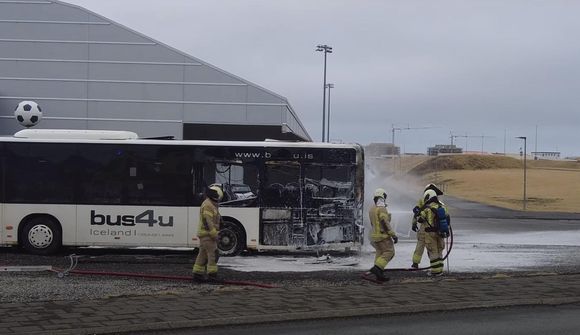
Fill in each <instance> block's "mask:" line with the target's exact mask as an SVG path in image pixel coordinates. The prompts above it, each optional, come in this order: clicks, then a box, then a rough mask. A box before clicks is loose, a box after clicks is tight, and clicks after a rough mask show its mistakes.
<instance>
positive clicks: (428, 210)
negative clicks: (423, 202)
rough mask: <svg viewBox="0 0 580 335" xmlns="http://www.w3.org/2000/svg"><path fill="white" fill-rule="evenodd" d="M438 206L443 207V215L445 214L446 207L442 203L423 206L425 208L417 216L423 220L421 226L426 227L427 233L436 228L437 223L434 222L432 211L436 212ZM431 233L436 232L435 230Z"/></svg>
mask: <svg viewBox="0 0 580 335" xmlns="http://www.w3.org/2000/svg"><path fill="white" fill-rule="evenodd" d="M439 206H441V207H443V208H444V209H445V213H447V207H445V205H444V204H443V203H437V202H431V203H429V204H428V205H427V206H425V208H424V209H423V210H422V211H421V213H420V214H419V216H420V217H422V218H423V220H424V222H423V224H425V225H427V229H428V230H427V232H429V230H431V229H433V228H436V227H437V222H435V213H434V212H433V210H434V209H435V210H436V209H437V208H438V207H439ZM429 228H431V229H429ZM432 232H436V230H435V231H432Z"/></svg>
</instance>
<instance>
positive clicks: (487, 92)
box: [68, 0, 580, 155]
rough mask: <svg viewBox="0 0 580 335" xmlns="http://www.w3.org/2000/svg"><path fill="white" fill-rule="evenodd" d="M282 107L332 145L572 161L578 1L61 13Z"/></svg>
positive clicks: (114, 8) (177, 3)
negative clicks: (268, 95) (93, 16)
mask: <svg viewBox="0 0 580 335" xmlns="http://www.w3.org/2000/svg"><path fill="white" fill-rule="evenodd" d="M68 2H70V3H74V4H77V5H81V6H83V7H86V8H88V9H90V10H92V11H94V12H97V13H99V14H101V15H104V16H106V17H108V18H110V19H112V20H114V21H117V22H119V23H121V24H123V25H125V26H128V27H129V28H132V29H135V30H137V31H139V32H141V33H144V34H146V35H149V36H151V37H153V38H155V39H157V40H159V41H161V42H164V43H166V44H169V45H171V46H173V47H175V48H177V49H180V50H182V51H184V52H186V53H188V54H191V55H192V56H194V57H197V58H199V59H201V60H203V61H206V62H208V63H210V64H212V65H215V66H217V67H219V68H221V69H223V70H225V71H228V72H230V73H233V74H235V75H237V76H240V77H242V78H244V79H246V80H248V81H250V82H253V83H256V84H258V85H260V86H263V87H265V88H267V89H269V90H271V91H274V92H276V93H278V94H280V95H282V96H285V97H287V98H288V99H289V101H290V103H291V105H292V106H293V107H294V109H295V110H296V112H297V113H298V116H299V117H300V119H301V120H302V122H303V124H304V125H305V127H306V128H307V131H308V132H309V133H310V135H311V136H312V137H313V139H315V140H320V137H321V132H322V129H321V128H322V125H321V122H322V86H323V84H322V82H323V54H322V53H320V52H315V51H314V50H315V47H316V45H317V44H328V45H331V46H332V47H333V48H334V53H332V54H329V55H328V63H327V70H328V75H327V76H328V79H327V81H328V82H330V83H334V84H335V88H334V89H333V90H332V93H331V113H332V116H331V121H332V125H331V139H336V140H342V141H344V142H358V143H361V144H367V143H370V142H391V136H392V131H391V129H392V125H393V124H394V125H395V127H397V128H406V127H411V128H420V127H433V128H428V129H410V130H402V131H397V132H396V135H395V143H396V144H397V145H401V147H402V150H403V151H404V152H425V151H426V148H427V147H428V146H431V145H434V144H447V143H449V142H450V138H449V137H450V132H453V133H454V134H456V135H468V136H479V137H468V138H457V139H455V142H456V143H457V144H458V145H459V146H461V147H465V146H466V145H467V150H477V151H479V150H481V147H482V138H481V136H482V135H484V136H488V137H485V138H484V142H483V144H484V147H483V149H484V150H485V151H491V152H504V135H505V134H507V136H505V138H506V139H507V140H506V147H507V152H517V151H519V148H520V146H521V143H522V141H521V140H517V139H515V138H514V137H515V136H527V137H528V151H533V150H535V145H536V140H535V133H536V125H537V126H538V140H537V149H538V151H561V152H562V154H563V155H580V132H579V131H578V126H580V113H579V112H578V107H579V105H580V94H578V92H577V91H578V89H579V88H580V42H579V40H578V37H579V36H580V19H579V18H580V1H572V0H570V1H565V0H561V1H560V0H545V1H534V0H521V1H516V0H497V1H493V0H481V1H467V0H457V1H441V0H439V1H431V0H425V1H409V0H400V1H386V0H384V1H362V0H350V1H346V0H344V1H341V0H326V1H321V0H317V1H314V0H229V1H226V0H68Z"/></svg>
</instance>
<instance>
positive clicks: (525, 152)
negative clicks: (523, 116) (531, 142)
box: [516, 136, 528, 211]
mask: <svg viewBox="0 0 580 335" xmlns="http://www.w3.org/2000/svg"><path fill="white" fill-rule="evenodd" d="M516 138H519V139H520V140H524V211H525V210H526V207H527V206H526V202H527V198H526V156H527V147H526V144H527V139H528V138H527V137H526V136H518V137H516Z"/></svg>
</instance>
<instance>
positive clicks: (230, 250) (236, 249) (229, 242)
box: [218, 220, 246, 257]
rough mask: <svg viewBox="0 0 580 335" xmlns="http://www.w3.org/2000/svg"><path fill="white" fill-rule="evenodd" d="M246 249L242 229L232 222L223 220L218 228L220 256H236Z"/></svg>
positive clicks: (244, 234)
mask: <svg viewBox="0 0 580 335" xmlns="http://www.w3.org/2000/svg"><path fill="white" fill-rule="evenodd" d="M245 248H246V233H245V231H244V228H243V227H242V226H241V225H240V224H238V223H236V222H233V221H228V220H224V221H223V224H222V226H221V227H220V234H219V241H218V250H219V254H220V256H225V257H228V256H237V255H239V254H240V253H241V252H242V251H244V249H245Z"/></svg>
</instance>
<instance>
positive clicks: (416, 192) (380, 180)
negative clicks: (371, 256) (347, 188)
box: [363, 158, 423, 252]
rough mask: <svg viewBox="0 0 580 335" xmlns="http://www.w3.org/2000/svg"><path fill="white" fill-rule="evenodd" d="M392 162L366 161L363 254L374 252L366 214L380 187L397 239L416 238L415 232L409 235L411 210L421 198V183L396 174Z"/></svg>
mask: <svg viewBox="0 0 580 335" xmlns="http://www.w3.org/2000/svg"><path fill="white" fill-rule="evenodd" d="M395 163H396V162H394V161H393V160H385V159H373V158H370V159H367V160H366V167H365V203H364V224H365V230H366V233H365V234H366V236H365V245H364V246H363V251H366V252H372V251H374V248H373V247H372V246H371V245H370V241H369V232H370V219H369V217H368V214H367V213H368V210H369V208H370V207H371V206H372V205H373V194H374V191H375V189H377V188H379V187H380V188H383V189H385V190H386V191H387V209H388V210H389V213H391V215H392V220H391V226H392V227H393V229H394V230H395V232H396V233H397V235H398V236H399V238H403V239H413V240H414V239H415V238H416V237H415V233H413V232H411V218H412V209H413V207H415V205H416V204H417V200H418V199H419V198H420V197H421V191H422V187H423V185H422V184H423V183H422V181H421V179H420V178H418V177H414V176H412V175H408V174H404V173H402V172H400V171H397V169H395V167H396V166H395ZM393 171H396V172H397V173H393Z"/></svg>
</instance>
